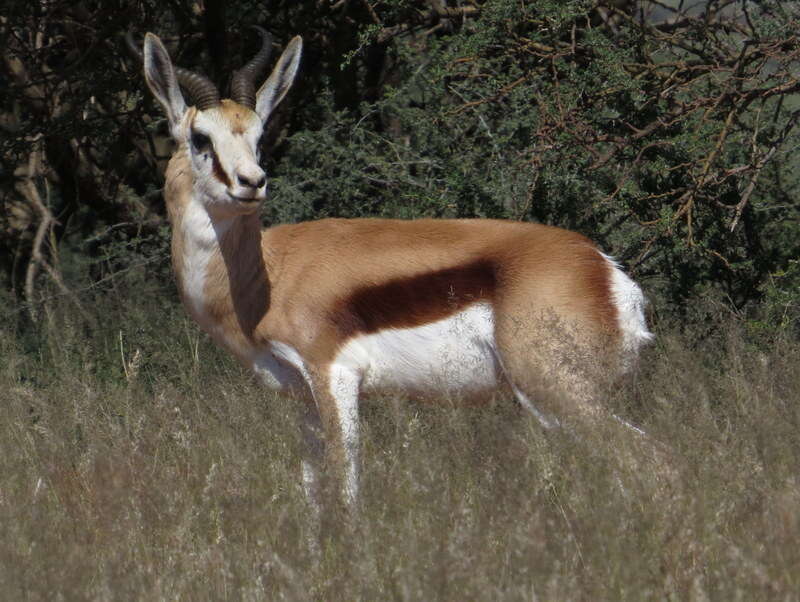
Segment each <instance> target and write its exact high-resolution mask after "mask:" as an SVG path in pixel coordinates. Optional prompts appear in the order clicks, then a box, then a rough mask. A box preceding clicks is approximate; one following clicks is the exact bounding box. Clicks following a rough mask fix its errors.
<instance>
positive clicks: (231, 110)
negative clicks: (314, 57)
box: [127, 27, 303, 217]
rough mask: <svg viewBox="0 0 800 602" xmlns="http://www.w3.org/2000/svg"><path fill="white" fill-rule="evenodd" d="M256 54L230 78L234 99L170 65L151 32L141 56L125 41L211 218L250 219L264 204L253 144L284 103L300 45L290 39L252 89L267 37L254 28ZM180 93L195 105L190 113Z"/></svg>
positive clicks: (265, 61)
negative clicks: (141, 65)
mask: <svg viewBox="0 0 800 602" xmlns="http://www.w3.org/2000/svg"><path fill="white" fill-rule="evenodd" d="M254 29H256V30H257V31H258V33H259V34H260V35H261V38H262V46H261V50H259V52H258V53H257V54H256V55H255V56H254V57H253V58H252V59H251V60H250V62H249V63H247V64H246V65H245V66H244V67H242V68H241V69H239V70H237V71H235V72H234V73H233V77H232V79H231V98H230V99H220V94H219V91H218V90H217V88H216V87H215V86H214V84H213V83H212V82H211V80H209V79H208V78H206V77H204V76H202V75H199V74H197V73H192V72H191V71H188V70H186V69H182V68H181V67H175V66H173V65H172V61H171V60H170V57H169V53H168V52H167V49H166V48H165V47H164V44H163V43H162V42H161V40H160V39H159V38H158V36H156V35H154V34H152V33H148V34H147V35H146V36H145V39H144V53H143V54H142V52H141V51H140V50H139V49H138V47H137V46H136V45H135V43H134V42H133V40H132V37H131V36H130V34H128V38H127V40H128V45H129V46H130V47H131V49H132V50H133V51H134V52H135V53H136V54H137V55H138V56H139V57H140V58H141V59H142V60H143V61H144V75H145V79H146V80H147V85H148V87H149V88H150V90H151V91H152V92H153V95H154V96H155V97H156V99H157V100H158V102H160V103H161V106H163V107H164V111H165V112H166V114H167V119H168V120H169V126H170V132H171V134H172V137H173V138H174V139H175V141H176V142H177V143H178V145H179V147H184V148H185V150H186V152H187V154H188V156H189V160H190V164H191V169H192V172H193V173H192V176H193V196H194V197H195V198H197V199H198V200H200V201H201V202H202V203H203V204H204V205H205V206H206V208H207V209H208V211H209V213H210V214H212V215H218V216H220V217H226V216H232V215H237V214H244V213H252V212H254V211H256V210H257V209H258V205H259V202H260V201H263V200H264V199H265V198H266V189H267V178H266V173H265V172H264V170H263V169H262V168H261V166H260V165H259V158H260V157H259V151H258V141H259V139H260V138H261V134H262V132H263V130H264V124H265V122H266V121H267V119H268V118H269V115H270V113H271V112H272V110H273V109H274V108H275V107H276V106H277V105H278V103H280V101H281V100H283V97H284V96H285V95H286V92H287V91H288V90H289V87H290V86H291V85H292V81H293V80H294V77H295V75H296V73H297V68H298V65H299V63H300V54H301V51H302V46H303V42H302V40H301V38H300V37H299V36H297V37H295V38H293V39H292V40H291V42H289V45H288V46H287V47H286V49H285V50H284V51H283V54H282V55H281V57H280V59H278V63H277V64H276V66H275V68H274V70H273V71H272V74H271V75H270V76H269V77H268V78H267V80H266V81H265V82H264V83H263V84H262V85H261V86H260V87H259V88H258V90H256V86H257V83H258V81H259V77H260V76H261V75H262V73H263V71H264V69H265V68H266V66H267V64H268V62H269V56H270V51H271V49H272V36H271V35H270V34H269V33H267V32H266V31H264V30H263V29H261V28H260V27H255V28H254ZM181 87H183V89H184V90H185V91H186V92H187V94H188V97H189V99H190V100H191V101H192V102H194V105H193V106H189V104H188V103H187V100H185V99H184V96H183V93H182V92H181Z"/></svg>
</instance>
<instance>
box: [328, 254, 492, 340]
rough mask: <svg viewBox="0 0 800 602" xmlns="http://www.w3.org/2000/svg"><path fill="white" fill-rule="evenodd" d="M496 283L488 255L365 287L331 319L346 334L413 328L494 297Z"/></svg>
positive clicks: (344, 302) (346, 300) (341, 304)
mask: <svg viewBox="0 0 800 602" xmlns="http://www.w3.org/2000/svg"><path fill="white" fill-rule="evenodd" d="M496 286H497V275H496V266H495V265H494V262H492V261H490V260H486V259H482V260H478V261H474V262H472V263H469V264H466V265H463V266H457V267H453V268H447V269H443V270H438V271H435V272H428V273H425V274H418V275H416V276H409V277H406V278H396V279H394V280H389V281H388V282H385V283H383V284H378V285H375V286H365V287H361V288H359V289H357V290H356V291H355V292H354V293H353V294H352V295H350V297H348V298H346V299H344V300H342V301H340V302H339V303H338V304H337V307H336V309H335V310H334V311H333V312H331V315H330V318H331V321H332V322H333V323H334V324H335V325H336V328H337V329H338V331H339V333H340V334H341V335H342V337H343V338H345V339H347V338H350V337H353V336H356V335H358V334H371V333H374V332H378V331H379V330H384V329H388V328H412V327H414V326H420V325H422V324H428V323H431V322H436V321H437V320H441V319H444V318H446V317H448V316H450V315H452V314H454V313H456V312H458V311H460V310H462V309H464V308H465V307H467V306H469V305H472V304H473V303H477V302H479V301H484V300H491V299H492V298H493V297H494V292H495V289H496Z"/></svg>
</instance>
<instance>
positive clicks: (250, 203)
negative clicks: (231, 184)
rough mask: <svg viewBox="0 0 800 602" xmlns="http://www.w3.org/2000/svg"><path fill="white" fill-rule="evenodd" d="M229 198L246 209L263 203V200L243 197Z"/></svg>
mask: <svg viewBox="0 0 800 602" xmlns="http://www.w3.org/2000/svg"><path fill="white" fill-rule="evenodd" d="M229 196H230V198H231V199H232V200H234V201H236V202H237V203H239V204H241V205H244V206H246V207H253V206H255V205H258V204H259V203H260V202H261V199H254V198H253V197H242V196H235V195H232V194H231V195H229Z"/></svg>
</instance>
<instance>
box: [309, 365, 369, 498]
mask: <svg viewBox="0 0 800 602" xmlns="http://www.w3.org/2000/svg"><path fill="white" fill-rule="evenodd" d="M311 380H312V383H311V391H312V393H313V395H314V401H315V402H316V406H317V411H318V412H319V418H320V423H321V426H322V431H323V434H324V436H325V460H326V466H327V469H328V470H329V471H331V472H332V474H333V475H335V478H336V479H337V480H338V482H339V483H340V484H341V486H342V493H343V494H344V498H345V501H346V502H347V504H348V506H350V507H351V508H352V507H355V505H356V502H357V500H358V473H359V427H358V393H359V386H360V381H361V378H360V376H359V374H358V372H356V371H355V370H353V369H352V368H347V367H344V366H340V365H336V364H331V365H329V366H326V367H325V368H320V369H318V370H312V377H311ZM312 445H313V442H312Z"/></svg>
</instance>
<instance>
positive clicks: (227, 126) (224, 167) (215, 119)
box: [181, 100, 267, 217]
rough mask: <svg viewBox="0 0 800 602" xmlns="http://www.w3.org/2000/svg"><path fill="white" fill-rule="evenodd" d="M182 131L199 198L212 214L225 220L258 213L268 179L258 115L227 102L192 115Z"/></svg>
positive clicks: (187, 118)
mask: <svg viewBox="0 0 800 602" xmlns="http://www.w3.org/2000/svg"><path fill="white" fill-rule="evenodd" d="M183 127H184V128H185V130H184V132H183V134H184V136H181V138H183V139H184V140H185V141H186V145H187V150H188V152H189V157H190V158H191V164H192V170H193V172H194V178H193V179H194V190H195V193H196V198H198V199H200V200H201V201H202V202H203V203H204V204H205V205H206V208H207V209H208V211H209V213H212V214H216V215H219V216H220V217H224V216H228V215H240V214H246V213H253V212H255V211H257V210H258V206H259V203H260V202H261V201H263V200H264V199H265V198H266V194H267V175H266V173H265V172H264V170H263V169H262V168H261V167H260V166H259V164H258V161H259V158H260V157H259V151H258V141H259V139H260V138H261V134H262V131H263V125H262V122H261V119H260V118H259V116H258V115H257V114H256V113H255V112H254V111H253V110H251V109H248V108H247V107H244V106H242V105H240V104H237V103H235V102H233V101H232V100H223V101H222V103H221V104H220V105H219V106H217V107H212V108H210V109H206V110H205V111H197V110H190V111H188V112H187V115H186V119H185V120H184V122H183Z"/></svg>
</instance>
